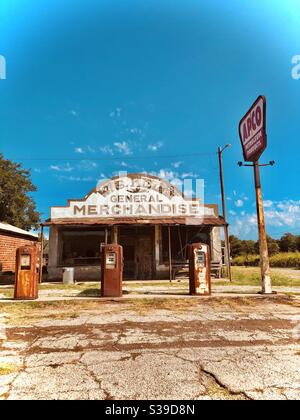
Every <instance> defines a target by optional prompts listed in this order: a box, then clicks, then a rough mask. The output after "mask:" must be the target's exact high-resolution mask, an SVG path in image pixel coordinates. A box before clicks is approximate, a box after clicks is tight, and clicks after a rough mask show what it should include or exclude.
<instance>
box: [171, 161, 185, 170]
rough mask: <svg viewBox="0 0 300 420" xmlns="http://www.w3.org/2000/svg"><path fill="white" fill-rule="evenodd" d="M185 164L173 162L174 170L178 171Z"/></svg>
mask: <svg viewBox="0 0 300 420" xmlns="http://www.w3.org/2000/svg"><path fill="white" fill-rule="evenodd" d="M182 164H183V162H173V163H172V166H173V168H175V169H178V168H180V166H181V165H182Z"/></svg>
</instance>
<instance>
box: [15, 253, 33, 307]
mask: <svg viewBox="0 0 300 420" xmlns="http://www.w3.org/2000/svg"><path fill="white" fill-rule="evenodd" d="M14 298H15V299H16V300H36V299H37V298H38V250H37V247H36V246H23V247H21V248H19V249H17V255H16V276H15V295H14Z"/></svg>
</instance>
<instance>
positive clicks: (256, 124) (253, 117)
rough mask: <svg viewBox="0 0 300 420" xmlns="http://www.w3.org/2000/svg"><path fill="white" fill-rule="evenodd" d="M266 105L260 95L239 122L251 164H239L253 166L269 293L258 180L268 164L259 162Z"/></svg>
mask: <svg viewBox="0 0 300 420" xmlns="http://www.w3.org/2000/svg"><path fill="white" fill-rule="evenodd" d="M266 107H267V103H266V98H265V97H264V96H260V97H259V98H258V99H257V100H256V101H255V102H254V104H253V105H252V107H251V108H250V110H249V111H248V112H247V114H246V115H245V116H244V118H243V119H242V120H241V122H240V125H239V135H240V139H241V144H242V148H243V154H244V160H245V161H246V162H252V164H246V165H243V163H242V162H240V163H239V166H250V167H253V168H254V181H255V194H256V207H257V221H258V235H259V249H260V268H261V280H262V293H263V294H271V293H272V282H271V274H270V262H269V252H268V243H267V234H266V226H265V216H264V207H263V196H262V189H261V181H260V167H261V166H268V165H260V164H259V158H260V156H261V155H262V154H263V152H264V151H265V149H266V147H267V130H266ZM270 165H274V162H270Z"/></svg>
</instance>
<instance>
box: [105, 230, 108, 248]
mask: <svg viewBox="0 0 300 420" xmlns="http://www.w3.org/2000/svg"><path fill="white" fill-rule="evenodd" d="M107 244H108V229H107V228H105V245H107Z"/></svg>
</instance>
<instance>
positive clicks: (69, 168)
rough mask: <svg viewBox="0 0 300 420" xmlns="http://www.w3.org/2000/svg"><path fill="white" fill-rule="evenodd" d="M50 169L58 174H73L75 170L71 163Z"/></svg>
mask: <svg viewBox="0 0 300 420" xmlns="http://www.w3.org/2000/svg"><path fill="white" fill-rule="evenodd" d="M50 169H51V170H52V171H56V172H72V171H73V170H74V168H73V167H72V166H71V165H70V164H69V163H66V164H65V165H51V166H50Z"/></svg>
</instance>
